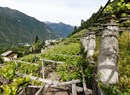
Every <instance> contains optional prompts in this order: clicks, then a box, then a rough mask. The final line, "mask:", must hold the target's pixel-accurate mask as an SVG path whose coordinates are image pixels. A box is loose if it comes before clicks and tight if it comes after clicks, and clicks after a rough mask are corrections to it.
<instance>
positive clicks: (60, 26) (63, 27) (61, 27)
mask: <svg viewBox="0 0 130 95" xmlns="http://www.w3.org/2000/svg"><path fill="white" fill-rule="evenodd" d="M45 23H46V24H47V25H48V26H49V27H50V28H51V29H52V30H54V31H55V32H56V33H58V34H59V35H60V36H61V37H67V36H68V35H70V34H71V33H72V32H73V30H74V27H73V26H71V25H68V24H65V23H62V22H60V23H51V22H45Z"/></svg>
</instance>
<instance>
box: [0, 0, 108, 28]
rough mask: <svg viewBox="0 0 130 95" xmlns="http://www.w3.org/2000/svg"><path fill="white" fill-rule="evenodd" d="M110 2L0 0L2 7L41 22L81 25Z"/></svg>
mask: <svg viewBox="0 0 130 95" xmlns="http://www.w3.org/2000/svg"><path fill="white" fill-rule="evenodd" d="M107 1H108V0H0V6H2V7H9V8H12V9H17V10H19V11H21V12H23V13H25V14H27V15H29V16H32V17H35V18H36V19H38V20H40V21H50V22H57V23H58V22H64V23H67V24H70V25H80V21H81V19H83V20H86V19H88V18H89V17H90V16H91V15H92V13H94V12H96V11H98V9H99V8H100V6H101V5H105V3H106V2H107Z"/></svg>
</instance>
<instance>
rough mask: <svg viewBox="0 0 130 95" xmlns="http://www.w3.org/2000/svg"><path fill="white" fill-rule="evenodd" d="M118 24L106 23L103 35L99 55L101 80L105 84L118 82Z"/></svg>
mask: <svg viewBox="0 0 130 95" xmlns="http://www.w3.org/2000/svg"><path fill="white" fill-rule="evenodd" d="M117 63H118V25H117V24H114V23H110V24H106V25H105V27H104V29H103V31H102V36H101V44H100V50H99V56H98V73H99V76H100V78H99V80H100V81H101V82H103V83H104V84H106V85H108V84H114V83H116V82H118V69H117Z"/></svg>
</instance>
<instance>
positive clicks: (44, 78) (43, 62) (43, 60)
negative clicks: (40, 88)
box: [42, 60, 45, 79]
mask: <svg viewBox="0 0 130 95" xmlns="http://www.w3.org/2000/svg"><path fill="white" fill-rule="evenodd" d="M44 68H45V67H44V60H42V76H43V79H45V74H44Z"/></svg>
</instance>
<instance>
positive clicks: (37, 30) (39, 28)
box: [0, 7, 57, 46]
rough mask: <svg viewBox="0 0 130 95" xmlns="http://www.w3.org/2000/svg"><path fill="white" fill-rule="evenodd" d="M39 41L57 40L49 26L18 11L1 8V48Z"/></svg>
mask: <svg viewBox="0 0 130 95" xmlns="http://www.w3.org/2000/svg"><path fill="white" fill-rule="evenodd" d="M36 35H37V36H38V37H39V39H43V40H45V39H50V38H51V39H53V38H57V35H56V33H55V32H53V31H52V30H51V29H50V28H49V27H48V25H46V24H45V23H43V22H40V21H38V20H37V19H35V18H33V17H30V16H28V15H26V14H24V13H21V12H19V11H17V10H13V9H10V8H7V7H0V46H5V45H8V44H11V45H12V44H14V45H17V44H18V43H32V42H33V41H34V40H35V37H36Z"/></svg>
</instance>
